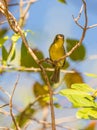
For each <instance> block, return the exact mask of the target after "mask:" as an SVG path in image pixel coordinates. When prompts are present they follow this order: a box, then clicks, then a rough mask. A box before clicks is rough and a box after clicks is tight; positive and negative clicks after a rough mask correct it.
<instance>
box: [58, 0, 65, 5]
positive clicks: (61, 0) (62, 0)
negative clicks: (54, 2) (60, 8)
mask: <svg viewBox="0 0 97 130" xmlns="http://www.w3.org/2000/svg"><path fill="white" fill-rule="evenodd" d="M58 1H59V2H61V3H63V4H66V0H58Z"/></svg>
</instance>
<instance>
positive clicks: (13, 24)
mask: <svg viewBox="0 0 97 130" xmlns="http://www.w3.org/2000/svg"><path fill="white" fill-rule="evenodd" d="M0 11H1V13H3V14H4V15H5V16H6V18H7V20H8V22H9V25H10V27H11V29H12V30H13V31H14V32H15V33H19V34H20V36H21V38H22V41H23V43H24V45H25V47H26V48H27V50H28V52H29V54H30V55H31V56H32V58H33V59H34V60H35V61H36V63H37V64H38V65H39V67H40V69H41V72H42V74H43V77H44V79H45V82H46V84H47V86H48V89H49V94H50V108H51V120H52V130H56V127H55V113H54V106H53V91H52V88H51V85H50V82H49V79H48V76H47V74H46V71H45V69H44V67H43V66H42V65H41V64H39V59H38V58H37V56H36V55H35V54H34V52H33V50H32V49H31V48H30V47H29V45H28V42H27V40H26V37H25V35H24V34H23V31H22V30H21V28H20V27H19V25H18V23H17V21H16V19H15V17H14V16H13V15H12V14H11V13H10V12H9V11H8V10H7V7H6V6H3V4H2V3H0Z"/></svg>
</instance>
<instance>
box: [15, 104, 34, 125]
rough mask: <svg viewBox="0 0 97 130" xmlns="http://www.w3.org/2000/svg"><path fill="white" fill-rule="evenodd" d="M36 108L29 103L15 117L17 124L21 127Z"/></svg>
mask: <svg viewBox="0 0 97 130" xmlns="http://www.w3.org/2000/svg"><path fill="white" fill-rule="evenodd" d="M35 112H36V110H35V109H34V108H32V107H31V105H30V104H29V105H28V106H27V107H26V108H25V109H24V110H23V111H22V112H21V113H19V114H18V115H17V117H16V120H17V122H18V125H19V126H20V127H23V126H24V125H25V124H26V123H27V122H28V121H29V120H30V119H31V118H32V117H33V115H34V114H35Z"/></svg>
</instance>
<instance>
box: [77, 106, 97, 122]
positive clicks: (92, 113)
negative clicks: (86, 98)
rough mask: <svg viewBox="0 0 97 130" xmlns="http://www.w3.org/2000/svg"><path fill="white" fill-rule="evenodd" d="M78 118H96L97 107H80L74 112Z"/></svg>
mask: <svg viewBox="0 0 97 130" xmlns="http://www.w3.org/2000/svg"><path fill="white" fill-rule="evenodd" d="M76 115H77V117H78V118H82V119H90V120H97V107H96V108H82V109H80V110H79V111H78V112H77V113H76Z"/></svg>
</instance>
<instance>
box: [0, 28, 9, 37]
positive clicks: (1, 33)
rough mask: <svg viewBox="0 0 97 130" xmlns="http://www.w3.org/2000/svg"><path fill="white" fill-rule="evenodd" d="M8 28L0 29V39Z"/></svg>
mask: <svg viewBox="0 0 97 130" xmlns="http://www.w3.org/2000/svg"><path fill="white" fill-rule="evenodd" d="M7 31H8V29H6V28H4V29H0V39H1V38H2V37H3V36H4V35H5V34H6V33H7Z"/></svg>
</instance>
